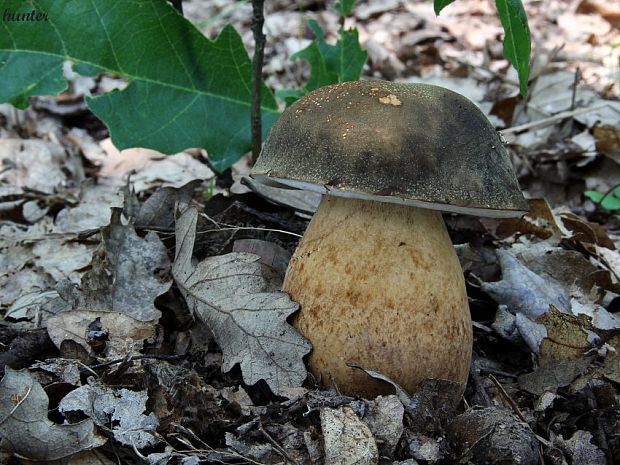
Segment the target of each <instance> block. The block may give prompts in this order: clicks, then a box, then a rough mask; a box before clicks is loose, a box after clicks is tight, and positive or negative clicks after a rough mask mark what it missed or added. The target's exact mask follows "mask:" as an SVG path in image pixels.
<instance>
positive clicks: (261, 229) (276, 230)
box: [196, 226, 303, 238]
mask: <svg viewBox="0 0 620 465" xmlns="http://www.w3.org/2000/svg"><path fill="white" fill-rule="evenodd" d="M239 229H249V230H255V231H267V232H277V233H281V234H288V235H290V236H295V237H300V238H301V237H303V236H302V235H301V234H297V233H294V232H290V231H285V230H284V229H271V228H254V227H251V226H231V227H229V228H218V229H205V230H204V231H198V232H197V233H196V234H206V233H210V232H219V231H238V230H239Z"/></svg>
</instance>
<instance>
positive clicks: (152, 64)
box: [0, 0, 279, 171]
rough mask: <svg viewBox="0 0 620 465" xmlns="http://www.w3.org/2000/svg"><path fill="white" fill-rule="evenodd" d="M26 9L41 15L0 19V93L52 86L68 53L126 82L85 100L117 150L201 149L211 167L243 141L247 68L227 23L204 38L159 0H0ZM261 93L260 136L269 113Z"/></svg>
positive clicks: (20, 97) (21, 99)
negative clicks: (36, 18)
mask: <svg viewBox="0 0 620 465" xmlns="http://www.w3.org/2000/svg"><path fill="white" fill-rule="evenodd" d="M31 10H35V11H37V12H43V13H46V14H47V18H48V19H47V21H7V20H4V21H0V82H1V83H2V86H0V101H8V102H11V103H14V104H16V105H19V106H21V107H23V106H25V104H26V100H27V97H28V96H31V95H41V94H42V93H49V94H57V93H59V92H60V91H62V90H63V89H64V88H65V87H66V82H65V81H64V79H62V77H61V76H62V74H61V67H62V62H63V61H64V60H70V61H72V62H73V63H76V64H79V65H81V67H82V68H81V69H83V70H86V74H90V73H92V72H93V71H95V70H96V69H99V70H101V71H106V72H110V73H114V74H117V75H120V76H123V77H124V78H126V79H127V81H128V82H129V85H128V86H127V88H125V89H124V90H122V91H113V92H110V93H108V94H104V95H100V96H97V97H94V98H89V99H87V103H88V106H89V107H90V108H91V109H92V111H93V112H94V113H95V114H96V115H97V116H98V117H99V118H100V119H102V120H103V121H104V123H105V124H106V125H107V126H108V127H109V129H110V133H111V136H112V140H113V142H114V144H115V145H116V146H117V147H118V148H119V149H124V148H129V147H146V148H152V149H155V150H158V151H160V152H164V153H175V152H179V151H181V150H183V149H186V148H188V147H204V148H206V149H207V151H208V153H209V159H210V160H211V162H212V164H213V166H214V168H215V169H216V170H218V171H222V170H224V169H225V168H227V167H228V166H230V165H231V164H232V163H234V162H235V161H236V160H238V159H239V158H240V157H241V156H242V155H243V154H244V153H246V152H248V151H249V150H250V149H251V123H250V108H251V88H252V74H251V72H252V67H251V62H250V59H249V57H248V54H247V51H246V50H245V48H244V46H243V43H242V41H241V37H240V36H239V34H238V33H237V31H235V29H234V28H233V27H232V26H230V25H229V26H226V27H225V28H224V29H223V30H222V32H221V33H220V35H219V36H218V37H217V38H216V39H215V40H209V39H207V38H206V37H204V36H203V35H202V34H201V33H200V31H199V30H198V29H196V28H195V27H194V26H193V25H192V24H191V23H190V22H189V21H188V20H186V19H185V18H183V17H182V16H181V15H180V14H179V13H178V12H177V11H176V10H175V9H174V8H173V7H172V6H171V5H170V4H168V3H167V2H165V1H163V0H139V1H118V0H29V1H24V0H0V15H2V14H4V12H5V11H9V12H19V13H24V12H29V11H31ZM46 60H47V61H46ZM76 69H80V68H76ZM35 77H37V78H38V79H39V80H36V79H35ZM7 83H8V85H7ZM262 95H263V97H262V104H261V106H262V114H263V135H266V134H267V133H268V131H269V129H270V128H271V126H272V125H273V123H274V122H275V120H276V119H277V117H278V115H279V113H278V109H277V105H276V102H275V99H274V97H273V95H272V93H271V92H270V91H269V90H268V89H267V87H266V86H265V87H263V92H262Z"/></svg>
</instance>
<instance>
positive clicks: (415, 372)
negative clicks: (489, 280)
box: [283, 196, 472, 397]
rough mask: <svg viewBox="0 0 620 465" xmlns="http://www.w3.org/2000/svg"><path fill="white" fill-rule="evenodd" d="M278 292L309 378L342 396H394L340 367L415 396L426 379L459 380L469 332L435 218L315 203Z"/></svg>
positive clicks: (455, 265) (449, 252)
mask: <svg viewBox="0 0 620 465" xmlns="http://www.w3.org/2000/svg"><path fill="white" fill-rule="evenodd" d="M283 290H284V291H285V292H288V293H289V294H290V295H291V297H292V298H293V299H294V300H296V301H297V302H299V303H300V305H301V309H300V311H299V312H298V313H297V314H296V316H295V317H294V320H293V324H294V325H295V326H296V327H297V328H298V329H299V331H300V332H301V333H302V334H304V336H306V337H307V338H308V339H309V340H310V342H312V345H313V351H312V353H311V354H310V357H309V367H310V370H311V372H312V373H313V374H314V375H315V376H317V377H320V379H322V381H323V384H324V385H326V386H329V385H331V384H332V383H333V384H336V385H337V387H338V389H339V390H340V391H341V392H342V393H343V394H348V395H361V396H365V397H371V396H376V395H378V394H386V393H391V392H393V388H392V387H390V386H389V385H388V384H387V383H383V382H381V381H378V380H374V379H372V378H370V377H369V376H368V375H366V374H365V373H364V372H362V371H361V370H357V369H354V368H350V367H349V366H347V365H348V364H355V365H359V366H361V367H363V368H366V369H370V370H375V371H378V372H380V373H382V374H384V375H386V376H388V377H389V378H391V379H392V380H393V381H395V382H397V383H398V384H400V385H401V386H402V387H403V388H404V389H405V390H406V391H408V392H410V393H411V392H414V391H415V390H416V389H417V387H418V385H419V384H420V382H422V381H423V380H424V379H427V378H443V379H448V380H451V381H456V382H459V383H462V385H463V389H464V388H465V383H466V381H467V375H468V373H469V365H470V361H471V351H472V326H471V318H470V314H469V307H468V304H467V294H466V292H465V282H464V279H463V273H462V270H461V267H460V264H459V261H458V258H457V256H456V253H455V251H454V248H453V246H452V243H451V241H450V238H449V236H448V233H447V231H446V227H445V225H444V222H443V219H442V217H441V214H440V213H439V212H437V211H432V210H425V209H420V208H415V207H407V206H403V205H396V204H386V203H379V202H368V201H363V200H358V199H347V198H337V197H327V196H326V197H324V198H323V200H322V202H321V205H320V207H319V209H318V210H317V212H316V214H315V215H314V217H313V219H312V221H311V222H310V224H309V226H308V229H307V231H306V233H305V234H304V237H303V239H302V240H301V242H300V243H299V246H298V248H297V250H296V251H295V254H294V255H293V258H292V259H291V262H290V265H289V268H288V270H287V273H286V277H285V280H284V284H283Z"/></svg>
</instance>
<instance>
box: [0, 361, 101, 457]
mask: <svg viewBox="0 0 620 465" xmlns="http://www.w3.org/2000/svg"><path fill="white" fill-rule="evenodd" d="M5 370H6V371H5V375H4V378H2V381H0V436H2V442H1V443H0V448H2V449H5V450H10V451H12V452H15V453H17V454H19V455H20V456H22V457H25V458H27V459H30V460H59V459H62V458H65V457H69V456H71V455H73V454H75V453H77V452H80V451H83V450H88V449H92V448H95V447H99V446H101V445H103V444H104V443H105V441H106V440H105V438H102V437H100V436H97V435H96V434H95V432H94V427H95V425H94V424H93V422H92V421H91V420H84V421H81V422H79V423H74V424H71V425H57V424H55V423H53V422H52V421H51V420H50V419H49V418H48V416H47V412H48V409H49V405H48V404H49V401H48V397H47V394H46V393H45V391H44V390H43V387H41V385H40V384H39V383H38V382H37V381H36V380H35V379H34V377H33V376H32V375H31V374H30V372H29V371H28V370H21V371H14V370H12V369H10V368H9V367H6V368H5Z"/></svg>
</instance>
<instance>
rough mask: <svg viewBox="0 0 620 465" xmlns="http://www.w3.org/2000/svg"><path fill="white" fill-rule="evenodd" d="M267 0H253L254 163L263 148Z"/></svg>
mask: <svg viewBox="0 0 620 465" xmlns="http://www.w3.org/2000/svg"><path fill="white" fill-rule="evenodd" d="M264 3H265V0H252V34H253V35H254V57H253V58H252V163H255V162H256V159H257V158H258V155H259V154H260V150H261V142H262V124H261V108H260V103H261V86H262V83H263V58H264V55H265V34H263V24H264V23H265V17H264V14H263V6H264Z"/></svg>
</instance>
